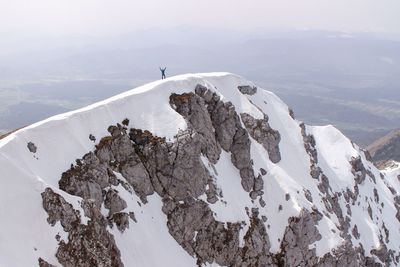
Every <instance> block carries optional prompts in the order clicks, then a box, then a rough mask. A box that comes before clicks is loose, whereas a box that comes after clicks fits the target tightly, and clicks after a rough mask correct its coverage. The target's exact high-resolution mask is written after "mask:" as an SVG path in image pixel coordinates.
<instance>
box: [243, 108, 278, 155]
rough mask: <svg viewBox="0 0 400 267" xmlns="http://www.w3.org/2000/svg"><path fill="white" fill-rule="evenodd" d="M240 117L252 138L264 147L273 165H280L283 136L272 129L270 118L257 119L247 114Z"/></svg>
mask: <svg viewBox="0 0 400 267" xmlns="http://www.w3.org/2000/svg"><path fill="white" fill-rule="evenodd" d="M240 116H241V118H242V121H243V124H244V125H245V126H246V129H247V130H248V131H249V133H250V135H251V137H253V138H254V139H255V140H256V141H257V142H258V143H260V144H262V145H263V147H264V148H265V149H266V150H267V152H268V156H269V159H270V160H271V161H272V162H273V163H278V162H279V161H280V160H281V153H280V151H279V141H280V140H281V136H280V134H279V132H278V131H276V130H274V129H272V128H271V126H270V125H269V124H268V116H266V115H265V114H264V119H262V120H260V119H255V118H253V117H252V116H251V115H250V114H247V113H242V114H240Z"/></svg>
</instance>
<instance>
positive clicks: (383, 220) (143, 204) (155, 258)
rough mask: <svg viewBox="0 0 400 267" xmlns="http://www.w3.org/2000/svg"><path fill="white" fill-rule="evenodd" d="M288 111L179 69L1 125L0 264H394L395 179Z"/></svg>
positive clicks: (226, 82)
mask: <svg viewBox="0 0 400 267" xmlns="http://www.w3.org/2000/svg"><path fill="white" fill-rule="evenodd" d="M293 117H294V116H293V113H292V112H291V110H289V109H288V107H287V106H286V105H285V104H284V103H283V102H282V101H281V100H280V99H279V98H278V97H277V96H275V95H274V94H273V93H271V92H268V91H265V90H263V89H260V88H256V87H255V85H254V84H252V83H251V82H249V81H246V80H245V79H243V78H241V77H239V76H236V75H232V74H228V73H209V74H188V75H182V76H176V77H172V78H169V79H166V80H163V81H157V82H153V83H150V84H147V85H144V86H142V87H139V88H136V89H133V90H131V91H128V92H126V93H124V94H121V95H118V96H116V97H113V98H110V99H108V100H105V101H103V102H99V103H97V104H94V105H91V106H89V107H86V108H83V109H80V110H77V111H74V112H70V113H66V114H62V115H58V116H55V117H52V118H49V119H47V120H45V121H42V122H39V123H36V124H34V125H31V126H29V127H26V128H24V129H21V130H19V131H17V132H15V133H12V134H10V135H9V136H7V137H5V138H4V139H2V140H0V170H1V172H0V181H1V182H2V186H1V187H0V218H1V223H0V266H38V265H40V266H51V265H54V266H198V265H203V266H206V265H207V266H210V265H214V266H218V265H220V266H299V265H300V266H311V265H313V266H336V265H344V266H375V265H374V264H382V265H387V266H397V265H400V264H399V258H400V253H399V251H400V232H399V228H400V227H399V226H400V224H399V219H400V197H399V196H398V192H397V191H398V190H400V189H399V188H398V183H395V182H394V181H393V179H388V178H387V177H386V176H385V175H384V174H381V173H379V171H378V170H377V169H376V168H375V167H374V166H373V164H372V163H371V162H370V161H368V160H367V158H366V155H365V154H364V152H363V151H361V150H360V148H359V147H357V146H356V145H355V144H352V143H351V141H349V140H348V139H347V138H346V137H345V136H343V135H342V134H341V133H340V132H339V131H338V130H337V129H335V128H334V127H332V126H318V127H316V126H306V125H304V124H303V123H301V122H299V121H297V120H296V119H294V118H293ZM50 264H51V265H50Z"/></svg>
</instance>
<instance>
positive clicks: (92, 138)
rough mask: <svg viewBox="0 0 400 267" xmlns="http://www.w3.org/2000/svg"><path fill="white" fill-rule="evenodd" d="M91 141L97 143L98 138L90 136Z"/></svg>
mask: <svg viewBox="0 0 400 267" xmlns="http://www.w3.org/2000/svg"><path fill="white" fill-rule="evenodd" d="M89 140H90V141H93V142H96V137H95V136H94V135H93V134H89Z"/></svg>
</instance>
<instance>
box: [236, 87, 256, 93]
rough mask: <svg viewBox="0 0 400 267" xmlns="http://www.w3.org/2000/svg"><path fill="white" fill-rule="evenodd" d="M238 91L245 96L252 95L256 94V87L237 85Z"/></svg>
mask: <svg viewBox="0 0 400 267" xmlns="http://www.w3.org/2000/svg"><path fill="white" fill-rule="evenodd" d="M238 89H239V91H240V92H241V93H242V94H245V95H254V94H256V93H257V87H255V86H250V85H239V86H238Z"/></svg>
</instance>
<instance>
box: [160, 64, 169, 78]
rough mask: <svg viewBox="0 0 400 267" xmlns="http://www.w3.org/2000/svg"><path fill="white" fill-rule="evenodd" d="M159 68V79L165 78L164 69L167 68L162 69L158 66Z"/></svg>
mask: <svg viewBox="0 0 400 267" xmlns="http://www.w3.org/2000/svg"><path fill="white" fill-rule="evenodd" d="M159 69H160V71H161V79H165V70H166V69H167V67H165V68H163V69H162V68H160V67H159Z"/></svg>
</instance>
